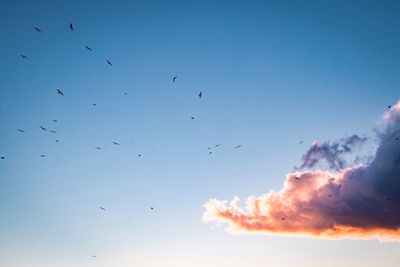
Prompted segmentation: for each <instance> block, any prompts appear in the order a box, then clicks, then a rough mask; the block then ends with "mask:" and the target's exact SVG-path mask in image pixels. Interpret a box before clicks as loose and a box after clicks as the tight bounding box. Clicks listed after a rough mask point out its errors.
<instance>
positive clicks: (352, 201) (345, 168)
mask: <svg viewBox="0 0 400 267" xmlns="http://www.w3.org/2000/svg"><path fill="white" fill-rule="evenodd" d="M374 130H375V133H376V137H377V138H376V139H377V142H378V143H377V148H376V149H375V150H374V152H373V153H369V154H367V155H365V151H367V149H365V148H366V147H367V146H368V143H369V141H370V140H368V139H367V138H361V137H359V136H357V135H353V136H351V137H348V138H343V139H340V140H338V141H336V142H323V143H321V142H314V143H313V144H312V145H311V147H310V148H309V150H308V151H307V153H306V154H305V155H304V156H303V157H302V163H301V165H300V167H298V168H295V169H294V171H293V172H291V173H289V174H287V175H286V180H285V182H284V185H283V188H282V189H281V190H280V191H277V192H275V191H271V192H269V193H267V194H265V195H263V196H260V197H254V196H251V197H249V198H248V199H247V201H246V203H245V205H244V207H242V206H241V205H239V198H237V197H234V198H233V200H232V201H230V202H228V201H221V200H217V199H210V200H209V201H208V202H207V203H206V204H205V205H204V207H205V212H204V214H203V220H204V221H206V222H216V223H217V224H218V225H221V224H222V225H224V224H225V225H228V227H227V229H228V230H229V231H230V232H232V233H265V234H278V235H302V236H311V237H322V238H332V239H339V238H354V239H370V238H378V239H381V240H397V241H400V140H398V139H399V138H400V102H399V103H398V104H397V105H395V106H394V107H392V108H391V110H389V111H388V112H386V113H385V114H384V116H383V118H382V120H381V122H380V125H378V126H377V128H376V129H374Z"/></svg>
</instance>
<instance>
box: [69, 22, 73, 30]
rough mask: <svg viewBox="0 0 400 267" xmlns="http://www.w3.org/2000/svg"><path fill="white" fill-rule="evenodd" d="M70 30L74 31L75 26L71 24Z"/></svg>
mask: <svg viewBox="0 0 400 267" xmlns="http://www.w3.org/2000/svg"><path fill="white" fill-rule="evenodd" d="M69 29H70V30H71V31H73V30H74V25H72V23H70V24H69Z"/></svg>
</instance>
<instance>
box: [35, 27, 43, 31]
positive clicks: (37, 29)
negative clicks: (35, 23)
mask: <svg viewBox="0 0 400 267" xmlns="http://www.w3.org/2000/svg"><path fill="white" fill-rule="evenodd" d="M33 28H34V29H35V30H36V31H37V32H42V31H41V30H40V29H39V28H38V27H33Z"/></svg>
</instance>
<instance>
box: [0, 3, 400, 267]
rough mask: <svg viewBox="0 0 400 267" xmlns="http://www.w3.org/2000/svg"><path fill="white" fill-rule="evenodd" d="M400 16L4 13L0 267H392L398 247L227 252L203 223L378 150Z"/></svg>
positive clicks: (46, 6) (304, 10)
mask: <svg viewBox="0 0 400 267" xmlns="http://www.w3.org/2000/svg"><path fill="white" fill-rule="evenodd" d="M399 12H400V3H398V2H397V1H35V3H34V2H33V1H4V0H0V22H1V25H2V27H1V28H0V34H1V36H2V37H1V42H0V48H1V49H0V55H1V59H2V60H1V63H0V110H1V111H0V136H1V138H0V156H4V157H5V158H4V159H2V160H0V267H23V266H34V267H36V266H37V267H39V266H40V267H50V266H51V267H64V266H69V267H81V266H99V267H102V266H120V267H127V266H146V267H158V266H163V267H169V266H171V267H172V266H174V267H180V266H194V267H197V266H199V267H200V266H218V267H220V266H222V267H224V266H229V267H239V266H240V267H241V266H246V267H261V266H263V267H264V266H271V267H289V266H297V267H320V266H324V267H336V266H345V267H359V266H365V267H374V266H383V265H384V266H385V267H397V266H398V263H399V262H400V245H399V243H398V242H382V241H378V240H376V239H372V240H349V239H343V240H334V241H333V240H329V239H324V238H309V237H298V236H290V235H289V236H288V235H285V236H282V235H279V234H277V235H257V234H251V235H246V234H244V235H232V234H231V233H228V232H227V231H225V230H224V227H218V225H216V224H213V223H206V222H204V221H203V219H202V216H203V213H204V211H205V208H204V205H205V204H206V203H207V201H208V200H209V199H214V198H216V199H223V200H231V199H232V198H233V197H234V196H239V197H240V198H241V199H242V200H245V199H246V198H247V197H248V196H252V195H254V196H261V195H263V194H266V193H268V192H270V191H271V190H275V191H279V190H281V189H282V187H283V184H284V182H285V179H286V175H287V174H288V173H290V172H291V171H293V168H294V166H299V165H300V164H301V158H302V155H304V154H305V153H306V152H307V151H308V149H309V147H310V145H311V144H313V142H314V141H315V140H321V141H328V140H338V139H340V138H345V137H349V136H351V135H353V134H358V135H360V136H368V137H373V136H374V134H375V132H374V130H373V129H374V128H375V126H376V125H377V124H378V123H379V121H380V120H381V117H382V115H383V114H384V112H386V111H387V106H388V105H394V104H395V103H396V102H398V100H399V99H400V97H399V85H400V76H399V71H400V50H399V47H400V17H399V16H398V14H399ZM69 23H73V25H74V31H72V32H71V31H70V30H69V28H68V25H69ZM33 27H38V28H40V29H41V32H37V31H35V30H34V28H33ZM85 46H89V47H91V48H92V51H91V52H90V51H88V50H87V49H85ZM20 54H24V55H26V56H28V58H27V59H23V58H21V57H20ZM106 59H108V60H110V61H111V62H112V64H113V65H112V66H110V65H108V64H107V63H106ZM174 76H178V77H177V79H176V81H175V82H174V83H173V82H172V77H174ZM57 89H60V90H61V91H62V92H63V93H64V96H61V95H59V94H57ZM200 91H201V92H202V98H201V99H199V98H198V93H199V92H200ZM93 104H96V106H93ZM191 116H193V117H194V119H193V120H192V119H191ZM53 120H57V122H54V121H53ZM40 125H42V126H44V127H46V128H47V129H48V130H54V131H56V133H51V132H50V131H43V130H41V129H40V127H39V126H40ZM17 129H23V130H24V131H25V133H19V132H18V131H17ZM55 140H59V142H55ZM301 140H304V143H302V144H298V142H299V141H301ZM112 142H118V143H119V144H120V145H119V146H116V145H113V143H112ZM217 144H220V146H219V147H215V145H217ZM238 145H243V146H242V147H240V148H238V149H235V147H236V146H238ZM95 147H101V150H97V149H95ZM208 147H212V149H211V151H212V152H213V153H212V154H209V153H208V152H209V150H208V149H207V148H208ZM138 154H140V155H141V156H140V157H139V156H138ZM40 155H45V157H44V158H42V157H40ZM397 201H398V200H397ZM396 203H399V202H396ZM100 206H101V207H105V208H106V211H102V210H100V209H99V207H100ZM150 207H154V210H151V209H150ZM92 255H96V256H97V257H96V258H93V257H92Z"/></svg>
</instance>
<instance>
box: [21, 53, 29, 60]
mask: <svg viewBox="0 0 400 267" xmlns="http://www.w3.org/2000/svg"><path fill="white" fill-rule="evenodd" d="M20 57H22V58H23V59H27V58H28V56H26V55H24V54H21V55H20Z"/></svg>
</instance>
